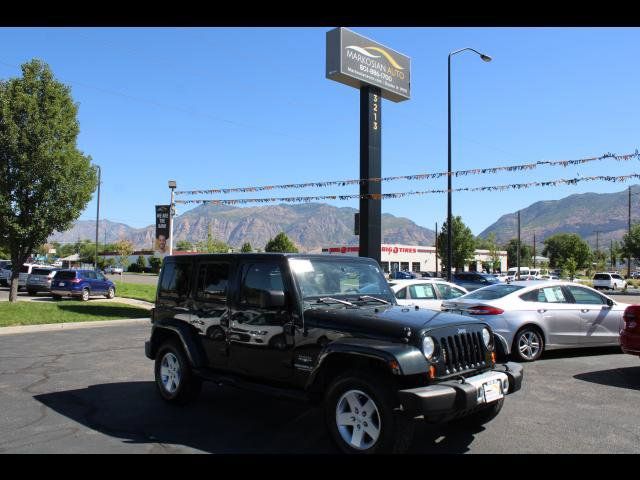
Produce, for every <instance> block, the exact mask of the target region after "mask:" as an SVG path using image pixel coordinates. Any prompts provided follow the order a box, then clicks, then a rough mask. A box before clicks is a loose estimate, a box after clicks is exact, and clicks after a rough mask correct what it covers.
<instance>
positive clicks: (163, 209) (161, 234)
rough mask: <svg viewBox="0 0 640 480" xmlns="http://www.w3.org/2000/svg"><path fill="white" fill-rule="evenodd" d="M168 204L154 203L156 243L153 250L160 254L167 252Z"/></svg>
mask: <svg viewBox="0 0 640 480" xmlns="http://www.w3.org/2000/svg"><path fill="white" fill-rule="evenodd" d="M168 240H169V205H156V243H155V247H154V250H155V251H156V252H158V253H161V254H166V253H169V248H168V247H167V241H168Z"/></svg>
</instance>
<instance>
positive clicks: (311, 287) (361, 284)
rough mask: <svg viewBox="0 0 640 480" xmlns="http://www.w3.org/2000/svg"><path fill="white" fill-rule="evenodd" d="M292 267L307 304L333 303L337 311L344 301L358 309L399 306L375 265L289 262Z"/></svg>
mask: <svg viewBox="0 0 640 480" xmlns="http://www.w3.org/2000/svg"><path fill="white" fill-rule="evenodd" d="M289 266H290V267H291V272H292V273H293V275H294V276H295V278H296V281H297V283H298V285H299V287H300V293H301V294H302V298H303V300H304V301H305V303H308V304H311V305H323V306H326V305H327V304H331V299H333V300H335V302H334V303H335V305H336V306H338V307H345V304H344V302H345V301H348V302H351V303H353V304H357V305H364V304H370V305H382V304H384V303H385V302H388V303H391V304H395V303H396V301H395V296H394V295H393V292H392V291H391V289H390V288H389V285H388V284H387V281H386V280H385V278H384V275H383V274H382V271H381V270H380V267H379V266H378V265H377V264H375V263H373V262H362V261H357V260H344V259H340V260H338V259H336V258H330V257H328V258H326V259H324V258H322V259H319V258H289ZM339 300H341V301H339Z"/></svg>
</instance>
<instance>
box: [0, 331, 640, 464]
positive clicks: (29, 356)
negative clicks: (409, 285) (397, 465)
mask: <svg viewBox="0 0 640 480" xmlns="http://www.w3.org/2000/svg"><path fill="white" fill-rule="evenodd" d="M149 331H150V325H149V324H146V323H145V324H135V325H118V326H112V327H103V328H85V329H78V330H68V331H55V332H38V333H26V334H16V335H7V336H1V337H0V405H2V409H0V452H1V453H36V452H37V453H198V452H210V453H336V449H335V448H334V446H333V445H332V443H331V441H330V439H329V436H328V434H327V432H326V429H325V426H324V423H323V416H322V412H321V411H320V410H319V409H310V408H308V407H307V406H306V405H303V404H298V403H294V402H289V401H284V400H279V399H275V398H273V397H269V396H267V395H262V394H258V393H253V392H247V391H242V390H236V389H233V388H230V387H218V386H215V385H213V384H205V386H204V388H203V392H202V394H201V396H200V397H199V398H198V399H197V400H196V401H195V402H194V403H192V404H189V405H187V406H185V407H174V406H169V405H166V404H165V403H164V402H163V401H162V400H161V399H160V397H159V395H158V394H157V392H156V391H155V386H154V383H153V362H152V361H150V360H148V359H147V358H146V357H145V355H144V341H145V340H146V339H147V338H148V334H149ZM524 366H525V373H524V381H523V388H522V390H520V391H519V392H517V393H515V394H513V395H511V396H509V397H507V399H506V402H505V406H504V408H503V410H502V412H501V413H500V415H499V416H498V417H497V418H496V419H494V420H493V421H492V422H490V423H488V424H487V425H485V426H484V427H480V428H477V429H474V430H469V429H465V428H463V427H461V426H451V425H444V426H432V425H426V424H425V423H424V422H421V421H417V429H416V435H415V440H414V443H413V447H412V449H411V453H415V454H424V453H640V422H638V420H637V419H638V416H637V408H636V406H637V403H638V402H637V399H638V398H639V395H640V359H639V358H638V357H633V356H630V355H624V354H622V353H620V350H619V349H617V348H607V349H591V350H565V351H555V352H549V353H547V354H545V356H543V358H542V359H541V360H539V361H538V362H535V363H528V364H524Z"/></svg>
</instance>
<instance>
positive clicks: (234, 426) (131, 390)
mask: <svg viewBox="0 0 640 480" xmlns="http://www.w3.org/2000/svg"><path fill="white" fill-rule="evenodd" d="M34 398H35V399H36V400H38V401H39V402H41V403H42V404H44V405H45V406H47V407H49V408H51V409H52V410H54V411H56V412H57V413H59V414H61V415H64V416H66V417H68V418H70V419H72V420H74V421H76V422H78V423H80V424H82V425H84V426H86V427H88V428H90V429H92V430H95V431H97V432H100V433H102V434H104V435H109V436H111V437H117V438H121V439H122V440H123V441H124V442H125V443H131V444H149V448H150V449H152V447H153V446H154V445H157V444H163V446H164V447H165V451H172V448H171V447H172V446H174V447H175V446H186V447H189V448H193V449H196V450H200V451H203V452H210V453H291V454H309V453H325V454H336V453H339V451H338V449H337V448H336V447H335V446H334V445H333V443H332V441H331V439H330V437H329V434H328V432H327V430H326V426H325V423H324V415H323V411H322V409H321V408H319V407H309V406H308V405H305V404H302V403H297V402H293V401H286V400H282V399H279V398H275V397H272V396H269V395H266V394H261V393H255V392H249V391H244V390H239V389H235V388H231V387H218V386H216V385H214V384H211V383H205V384H204V385H203V389H202V393H201V395H200V396H199V397H198V399H197V400H195V401H194V402H192V403H190V404H188V405H185V406H174V405H168V404H166V403H165V402H164V401H163V400H162V399H161V398H160V396H159V394H158V392H157V391H156V387H155V384H154V383H153V382H123V383H107V384H101V385H91V386H89V387H87V388H82V389H77V390H68V391H62V392H53V393H47V394H41V395H36V396H35V397H34ZM416 422H417V425H416V434H415V441H414V443H413V446H412V448H411V450H410V451H409V453H418V454H421V453H462V452H465V451H467V450H468V446H469V444H470V442H471V441H472V440H473V438H474V437H473V433H471V432H470V431H468V430H466V431H465V430H463V429H457V428H455V427H448V426H447V427H446V428H445V427H431V426H428V425H425V424H424V422H422V421H418V420H416ZM422 427H424V428H422ZM442 437H444V440H442ZM167 447H168V449H167ZM173 451H177V450H173Z"/></svg>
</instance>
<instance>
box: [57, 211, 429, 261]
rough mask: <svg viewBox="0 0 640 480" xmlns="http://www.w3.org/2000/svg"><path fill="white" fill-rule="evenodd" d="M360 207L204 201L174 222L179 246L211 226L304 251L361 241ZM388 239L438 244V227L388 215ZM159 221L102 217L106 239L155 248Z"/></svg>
mask: <svg viewBox="0 0 640 480" xmlns="http://www.w3.org/2000/svg"><path fill="white" fill-rule="evenodd" d="M356 212H357V210H356V209H354V208H349V207H342V208H338V207H334V206H331V205H327V204H322V203H308V204H302V205H287V204H280V205H274V206H261V207H247V208H239V207H233V206H217V205H200V206H198V207H196V208H194V209H192V210H189V211H187V212H185V213H184V214H182V215H178V216H176V218H175V224H174V245H175V244H176V243H177V242H178V241H180V240H188V241H190V242H198V241H202V240H205V239H206V238H207V234H208V232H209V229H211V234H212V236H213V237H214V238H215V239H218V240H222V241H224V242H226V243H228V244H229V245H231V246H232V247H241V246H242V244H243V243H245V242H249V243H251V245H252V246H253V248H264V246H265V245H266V243H267V242H268V241H269V239H271V238H273V237H275V236H276V235H277V234H278V233H280V232H284V233H285V234H286V235H287V236H288V237H289V238H290V239H291V240H292V241H293V242H294V243H295V244H296V245H297V246H298V248H299V250H300V251H301V252H312V251H319V250H321V249H322V248H323V247H330V246H340V245H357V244H358V237H357V236H356V235H354V233H353V227H354V214H355V213H356ZM95 225H96V224H95V221H91V220H80V221H78V222H76V223H75V224H74V226H73V227H72V228H71V229H69V230H67V231H65V232H55V233H54V235H52V236H51V237H50V238H49V241H57V242H62V243H68V242H76V241H78V240H81V239H85V238H88V239H95ZM382 237H383V239H382V241H383V243H399V244H406V245H433V243H434V240H435V234H434V231H433V230H429V229H428V228H424V227H420V226H418V225H416V224H415V223H414V222H413V221H411V220H409V219H407V218H402V217H396V216H394V215H391V214H388V213H385V214H382ZM154 238H155V225H150V226H148V227H144V228H132V227H129V226H128V225H125V224H123V223H115V222H111V221H109V220H101V221H100V238H99V241H100V242H106V243H111V242H114V241H117V240H120V239H126V240H130V241H131V242H133V244H134V246H135V247H136V248H139V249H142V248H152V245H153V240H154Z"/></svg>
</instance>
